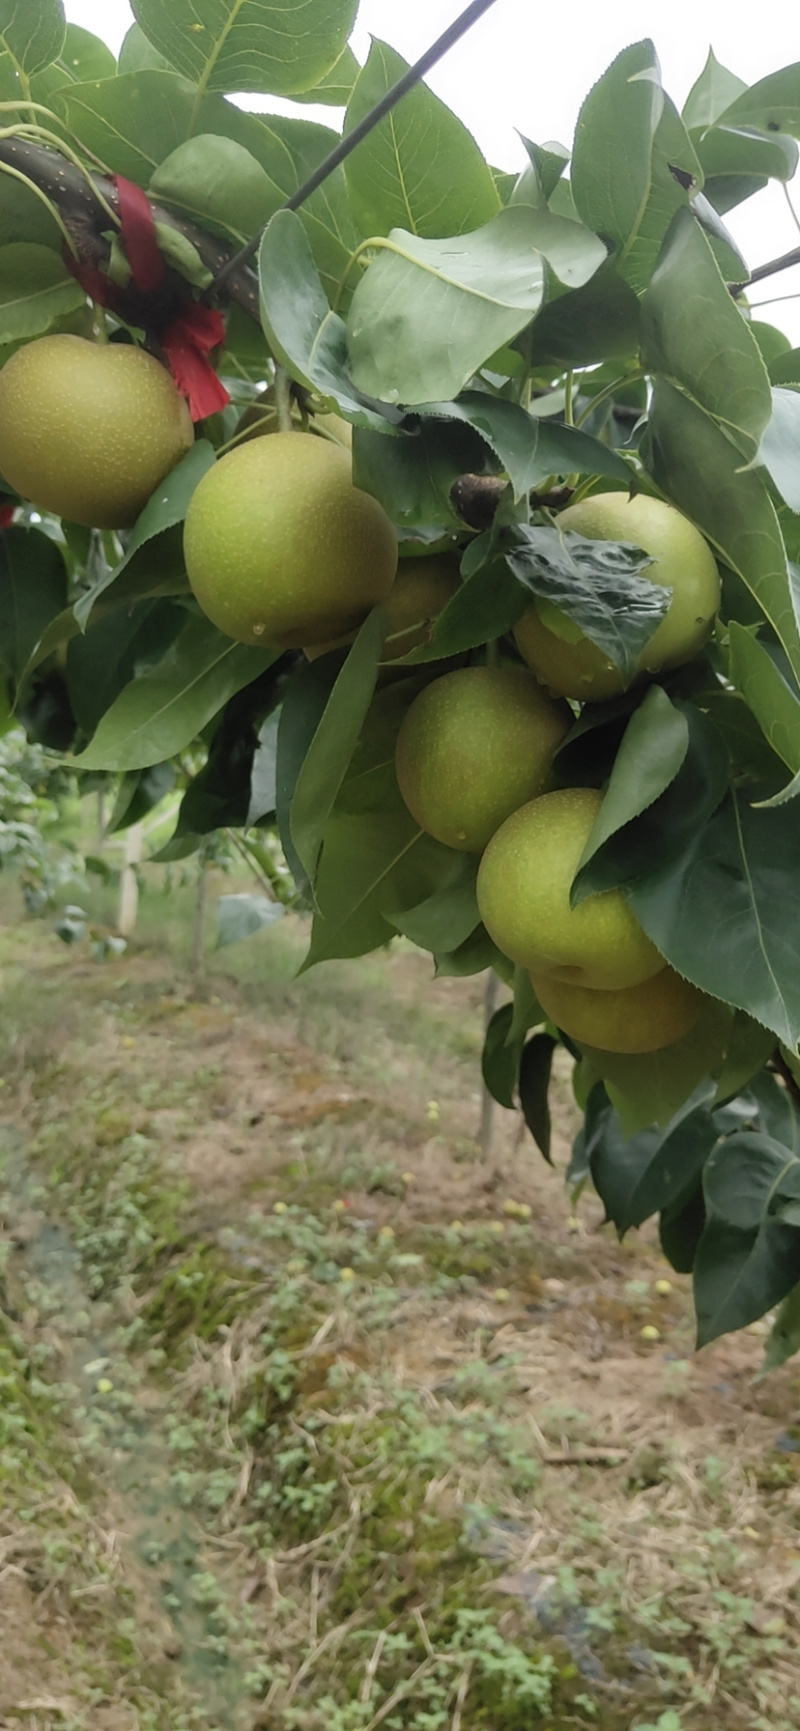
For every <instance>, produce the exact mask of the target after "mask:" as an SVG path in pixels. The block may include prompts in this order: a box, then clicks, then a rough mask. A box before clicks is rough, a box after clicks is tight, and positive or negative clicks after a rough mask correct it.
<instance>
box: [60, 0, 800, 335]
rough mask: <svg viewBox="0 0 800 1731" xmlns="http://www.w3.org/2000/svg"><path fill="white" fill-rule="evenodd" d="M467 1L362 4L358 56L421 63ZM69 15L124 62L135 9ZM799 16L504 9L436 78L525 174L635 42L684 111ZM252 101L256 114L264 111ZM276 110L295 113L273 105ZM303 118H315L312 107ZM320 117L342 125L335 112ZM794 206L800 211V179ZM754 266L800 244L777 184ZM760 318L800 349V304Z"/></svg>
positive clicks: (490, 147) (106, 2)
mask: <svg viewBox="0 0 800 1731" xmlns="http://www.w3.org/2000/svg"><path fill="white" fill-rule="evenodd" d="M465 3H466V0H402V4H401V3H400V0H361V6H360V9H359V15H358V24H357V26H356V33H355V35H354V37H353V47H354V49H355V52H356V54H357V55H358V58H359V59H360V60H364V59H365V57H366V54H367V52H368V48H369V38H370V35H374V36H380V37H382V38H383V39H384V40H385V41H387V42H390V43H391V44H392V46H393V47H394V48H396V49H398V50H399V52H400V53H401V54H403V55H405V57H406V59H407V60H414V59H417V58H418V57H419V55H420V54H422V53H423V52H424V50H425V49H426V48H427V47H428V46H429V44H430V43H431V42H432V41H433V40H434V38H435V37H436V36H438V35H439V34H440V32H441V31H442V30H444V29H445V27H446V26H447V25H448V24H449V23H451V22H452V20H453V18H455V17H456V16H457V15H458V13H459V12H460V11H461V10H462V9H463V6H464V4H465ZM65 4H66V14H67V17H68V18H69V19H70V20H71V21H72V22H73V23H75V24H82V25H84V27H85V28H86V29H88V30H94V31H95V32H96V34H97V35H98V36H102V38H103V40H104V41H105V42H107V43H108V44H109V46H110V47H111V48H113V49H114V51H115V52H116V51H117V50H118V49H119V45H120V43H121V41H122V38H123V36H124V35H125V32H126V30H127V29H128V27H129V25H130V24H131V23H132V21H133V15H132V13H131V10H130V7H129V5H128V4H127V0H65ZM796 20H797V14H796V13H795V12H794V8H793V6H789V5H787V4H786V0H760V4H759V6H758V7H757V9H756V11H755V13H754V12H752V11H751V10H750V8H747V9H745V8H741V10H740V9H739V8H738V7H737V6H735V4H733V3H732V0H672V3H671V4H665V0H639V3H638V5H637V6H636V7H633V6H632V5H631V3H630V0H625V3H624V4H623V0H570V4H569V5H568V6H556V7H553V6H550V7H539V6H537V5H535V4H534V0H496V3H495V5H494V6H493V7H491V9H490V10H489V12H488V13H487V14H486V15H485V16H484V17H483V18H482V19H480V20H479V22H478V23H477V24H476V25H474V26H473V29H472V30H471V32H470V33H469V34H468V36H467V37H465V38H464V39H463V41H462V42H461V43H459V44H458V45H457V46H456V48H454V49H453V50H452V51H451V53H450V54H449V55H448V56H446V58H445V59H444V60H443V61H442V62H441V64H440V65H439V66H437V67H436V68H435V69H434V71H433V72H432V73H431V74H430V78H429V82H430V84H431V86H432V87H433V89H434V90H436V92H437V94H438V95H439V96H441V97H442V98H443V99H444V101H445V102H447V103H449V105H450V107H451V108H453V109H455V111H456V113H457V114H459V115H460V116H461V118H462V120H464V121H465V122H466V124H467V126H469V128H470V130H471V132H472V133H473V134H474V135H475V137H476V138H477V140H478V142H479V144H480V146H481V148H482V150H483V151H484V152H485V153H486V155H487V156H488V157H489V159H490V161H492V162H493V163H494V164H495V165H496V166H497V167H500V168H516V167H520V166H521V165H522V161H523V157H522V152H521V146H520V143H519V139H518V137H517V135H516V133H515V130H514V128H515V127H519V129H520V131H521V132H523V133H525V134H526V135H527V136H528V137H529V138H533V139H534V140H535V141H536V142H537V143H544V142H545V141H546V140H547V139H553V138H556V139H560V140H561V142H562V143H563V144H566V145H570V144H571V142H572V134H573V130H574V126H575V120H576V118H577V114H578V109H579V107H580V104H581V101H582V99H583V97H584V96H585V94H586V92H587V90H588V89H589V88H590V86H591V85H592V84H593V83H594V81H595V79H597V78H598V77H599V76H600V74H601V72H603V70H604V69H605V67H606V66H607V65H608V64H609V62H610V61H611V60H612V59H613V58H614V55H615V54H617V53H618V52H619V50H620V49H621V48H624V47H625V46H626V44H627V43H629V42H631V41H633V40H638V39H640V38H641V37H643V36H651V37H652V38H653V40H654V42H655V45H656V48H657V50H658V54H659V58H660V60H661V67H662V73H663V78H664V84H665V87H666V89H667V90H668V91H669V93H670V95H671V96H672V97H673V98H674V99H675V101H676V102H677V103H678V105H679V106H680V105H681V104H682V102H683V101H684V99H685V97H686V95H687V93H688V91H689V89H690V88H691V86H692V84H693V83H694V80H695V78H696V77H697V75H698V73H699V72H700V70H701V68H702V66H703V63H704V61H705V58H706V55H707V53H708V49H709V46H712V47H713V49H714V52H715V54H716V56H717V58H718V60H721V61H722V62H723V64H724V65H726V66H729V67H730V68H731V70H732V71H733V72H736V73H738V75H739V77H740V78H744V79H745V80H746V81H747V83H750V84H752V83H754V82H755V80H756V79H757V78H762V77H763V76H764V75H765V74H766V73H768V72H774V71H776V70H777V68H778V67H780V66H785V65H788V64H790V63H791V62H792V61H794V60H795V59H796V58H797V56H798V32H797V23H796ZM259 105H260V104H259V102H258V99H256V98H254V97H248V98H247V99H246V106H248V107H251V108H255V107H257V106H259ZM264 105H265V106H267V107H269V108H270V109H272V111H273V112H275V111H284V112H285V111H287V110H288V111H291V109H290V105H287V104H285V103H280V102H279V101H278V100H277V99H275V98H265V99H264ZM302 112H303V113H304V114H305V115H306V116H309V115H310V114H311V113H312V112H315V111H312V110H310V109H309V108H308V107H307V106H305V105H304V107H303V110H302ZM318 118H320V119H321V120H325V121H326V122H327V123H328V124H331V123H334V124H335V111H331V110H330V109H325V110H319V112H318ZM794 196H795V202H796V204H797V207H798V212H799V213H800V175H798V180H797V193H796V195H794ZM726 221H727V222H728V224H729V226H730V228H731V230H732V232H733V233H734V235H735V237H736V239H737V241H738V242H739V245H740V246H741V247H742V249H743V251H744V254H745V257H746V258H747V260H748V262H749V264H750V265H751V266H753V265H757V264H760V263H762V262H763V261H764V260H765V259H767V258H773V257H775V256H776V255H777V254H778V253H781V252H787V251H789V249H790V248H792V247H795V246H797V245H800V225H798V224H797V223H795V221H794V219H793V217H792V214H791V212H790V209H789V206H788V204H787V201H786V197H785V195H784V193H783V191H782V190H781V189H780V188H778V187H775V186H772V187H770V189H769V191H767V192H765V193H762V194H760V195H759V197H757V198H755V199H751V200H749V201H748V203H746V204H745V205H743V206H742V207H741V208H740V210H739V211H738V213H737V212H733V213H732V214H731V215H730V216H729V217H728V218H726ZM798 291H800V270H794V271H787V272H784V273H783V274H782V275H780V276H777V277H775V278H774V279H772V280H771V281H770V282H769V283H762V284H761V285H760V286H759V288H758V292H756V290H754V291H753V295H752V299H753V301H754V302H755V301H756V300H758V301H765V300H766V299H767V298H768V297H769V296H771V295H778V296H781V297H783V296H788V295H790V294H798ZM758 316H759V317H761V318H765V319H769V320H770V321H771V322H772V323H774V324H776V325H779V326H780V327H781V329H783V330H785V331H786V333H787V335H788V336H790V337H791V339H792V341H793V342H794V343H795V344H796V345H797V346H800V298H798V299H795V300H784V299H781V300H780V301H779V302H778V303H777V304H775V305H773V306H765V307H764V308H763V311H760V312H759V314H758Z"/></svg>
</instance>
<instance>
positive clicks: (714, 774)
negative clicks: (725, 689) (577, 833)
mask: <svg viewBox="0 0 800 1731" xmlns="http://www.w3.org/2000/svg"><path fill="white" fill-rule="evenodd" d="M655 689H658V688H657V687H656V688H655ZM663 698H664V694H663V693H662V696H661V700H658V701H657V703H655V704H654V707H653V709H652V710H651V712H650V713H651V718H654V717H655V715H656V714H657V713H658V712H659V711H660V712H661V714H662V715H663V714H664V710H663ZM646 701H647V700H646ZM643 707H644V706H643ZM673 707H674V708H675V710H676V714H678V715H680V716H681V717H682V718H683V721H684V723H685V725H686V728H687V745H686V749H685V751H684V753H683V757H682V761H681V762H680V764H678V766H677V768H676V769H675V772H674V774H673V775H671V776H669V779H668V780H666V778H667V775H668V774H669V770H670V768H673V767H674V764H675V760H676V757H677V755H678V753H679V751H680V735H679V733H678V724H677V721H673V722H671V723H670V724H669V725H665V727H664V753H665V759H667V761H666V762H665V765H664V770H665V780H666V786H665V788H664V789H663V791H662V792H660V793H659V794H658V796H657V797H656V798H655V799H654V800H653V801H652V802H650V803H648V804H647V805H645V806H643V808H642V810H641V812H639V813H637V812H635V811H634V810H633V809H632V808H633V806H634V805H635V803H636V798H637V780H636V770H635V759H634V760H633V761H632V754H631V756H629V755H628V753H627V751H626V752H625V753H624V756H623V764H622V771H621V779H620V781H619V783H618V793H617V792H616V790H615V798H614V803H613V806H612V808H611V812H610V822H612V823H613V822H614V819H615V818H616V817H619V818H622V817H624V813H625V811H626V809H630V816H629V818H628V819H627V821H625V822H624V823H623V824H622V825H621V826H619V827H616V828H615V829H614V830H608V829H607V825H603V829H604V830H606V832H607V833H605V834H604V837H603V841H602V844H601V846H600V847H599V848H597V849H596V850H595V851H594V853H593V855H592V856H591V857H590V858H588V859H587V861H586V863H585V864H584V865H583V868H582V870H581V873H580V881H579V882H578V880H577V878H576V881H575V884H574V887H573V891H572V899H573V905H575V906H577V905H578V903H579V902H582V901H584V900H585V898H586V896H588V895H593V894H595V893H596V892H597V891H603V890H607V889H613V888H616V887H617V886H619V885H621V884H629V883H631V882H633V881H634V880H637V879H639V878H640V877H647V876H648V874H649V872H650V870H651V866H652V862H653V860H658V861H659V863H663V862H664V861H665V860H666V859H671V858H673V857H674V856H677V855H680V854H681V853H682V852H683V850H684V848H685V847H686V846H687V844H688V842H689V841H690V840H691V838H692V837H693V836H694V835H695V833H696V832H697V830H698V829H699V828H700V827H701V826H702V825H703V824H704V823H705V821H706V819H707V818H708V817H710V815H711V813H712V812H713V811H715V810H716V808H717V806H718V805H719V803H720V800H722V799H723V798H724V795H725V793H726V791H727V788H728V781H729V776H730V764H729V760H728V753H727V751H726V748H725V743H724V741H723V739H722V738H721V736H720V734H719V733H718V731H717V729H716V727H715V726H714V724H713V722H711V721H710V720H709V718H708V716H706V715H705V714H704V713H703V711H702V710H701V709H699V708H697V706H696V705H695V704H693V703H686V702H683V701H682V700H681V699H679V698H676V699H675V702H674V705H673ZM641 713H642V712H641V710H639V711H638V715H641ZM664 719H665V722H666V717H664ZM637 720H638V716H637V715H634V716H633V717H632V719H631V722H630V723H629V726H628V733H629V732H630V731H631V728H633V727H634V723H636V722H637ZM635 732H636V733H638V727H637V728H636V730H635ZM670 734H671V736H672V740H671V743H672V747H673V752H672V754H671V753H670ZM627 736H628V735H627V733H626V735H625V739H627ZM648 741H649V747H650V754H651V759H650V760H651V765H652V754H653V747H654V740H653V735H652V733H650V734H649V735H648ZM624 743H625V741H624V740H623V746H624ZM623 746H621V747H620V753H622V750H623ZM670 757H671V761H670ZM616 775H617V770H616V762H615V764H614V767H613V768H612V771H611V782H612V783H613V782H614V781H615V779H616ZM657 776H658V768H657V766H655V765H653V766H652V777H653V780H652V781H651V782H650V785H653V783H654V781H655V779H657ZM643 791H646V788H645V790H643ZM610 792H611V787H610V786H609V794H610ZM628 802H629V803H628ZM606 804H607V800H604V801H603V808H602V811H601V814H600V816H601V818H602V816H603V813H604V812H605V807H606Z"/></svg>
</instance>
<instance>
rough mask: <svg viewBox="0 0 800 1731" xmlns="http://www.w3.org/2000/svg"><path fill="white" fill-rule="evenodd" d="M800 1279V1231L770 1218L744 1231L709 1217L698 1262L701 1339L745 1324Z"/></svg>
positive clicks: (713, 1337)
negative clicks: (761, 1224) (759, 1225)
mask: <svg viewBox="0 0 800 1731" xmlns="http://www.w3.org/2000/svg"><path fill="white" fill-rule="evenodd" d="M798 1280H800V1232H798V1231H797V1230H796V1228H794V1227H791V1226H784V1225H783V1224H782V1223H781V1222H780V1221H777V1220H770V1221H767V1222H766V1224H765V1225H763V1226H761V1227H760V1228H759V1229H758V1230H756V1231H753V1230H750V1231H746V1230H743V1229H741V1228H740V1227H736V1226H729V1225H728V1223H727V1221H725V1220H722V1219H719V1218H713V1219H709V1220H707V1221H706V1225H705V1228H704V1230H703V1235H702V1237H701V1239H700V1243H699V1245H698V1248H697V1254H696V1256H695V1262H694V1299H695V1309H696V1311H697V1344H698V1346H708V1344H709V1342H710V1341H712V1340H717V1339H718V1337H719V1336H720V1335H721V1334H730V1333H731V1332H732V1331H733V1330H734V1329H738V1328H746V1327H747V1325H748V1323H750V1322H755V1321H757V1319H758V1318H759V1317H761V1316H763V1315H764V1314H765V1312H766V1311H768V1310H771V1309H772V1306H773V1305H775V1304H779V1303H780V1301H781V1299H783V1298H785V1297H786V1295H787V1293H788V1292H790V1291H791V1290H792V1287H794V1286H796V1284H797V1282H798Z"/></svg>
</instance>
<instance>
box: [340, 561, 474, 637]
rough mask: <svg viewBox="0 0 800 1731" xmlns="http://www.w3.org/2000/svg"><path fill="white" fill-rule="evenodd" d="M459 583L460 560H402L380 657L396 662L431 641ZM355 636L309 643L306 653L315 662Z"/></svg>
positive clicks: (391, 594)
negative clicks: (434, 625)
mask: <svg viewBox="0 0 800 1731" xmlns="http://www.w3.org/2000/svg"><path fill="white" fill-rule="evenodd" d="M459 586H460V578H459V575H458V560H457V559H449V558H447V557H446V556H441V555H439V556H437V557H434V558H431V559H402V560H401V561H400V564H399V565H398V568H397V576H396V577H395V580H394V583H393V584H392V588H391V592H390V595H389V599H388V601H387V602H386V611H387V613H388V615H389V624H388V626H387V630H386V641H385V643H384V646H383V655H382V657H381V659H382V660H383V661H397V660H398V659H399V657H400V656H401V655H408V653H409V650H411V649H416V648H417V645H418V644H420V643H428V642H430V637H431V631H432V628H433V622H434V620H435V619H437V618H438V616H439V614H440V613H441V611H442V608H443V607H446V606H447V603H448V601H451V600H452V598H453V596H454V595H455V593H456V590H457V589H458V588H459ZM353 636H354V634H353V633H352V632H351V633H349V634H348V636H346V637H338V638H337V639H336V641H335V643H312V644H308V645H306V655H307V656H308V659H309V661H316V659H317V656H318V655H327V653H328V650H329V649H343V648H344V647H345V646H346V645H347V644H348V643H352V641H353Z"/></svg>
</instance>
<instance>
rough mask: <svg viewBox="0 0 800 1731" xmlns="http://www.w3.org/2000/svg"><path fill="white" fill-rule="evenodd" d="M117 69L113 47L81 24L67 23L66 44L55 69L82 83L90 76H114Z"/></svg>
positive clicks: (76, 82) (77, 82) (73, 80)
mask: <svg viewBox="0 0 800 1731" xmlns="http://www.w3.org/2000/svg"><path fill="white" fill-rule="evenodd" d="M116 70H117V63H116V60H115V59H114V56H113V54H112V52H111V49H110V48H108V47H107V46H106V44H105V42H102V41H101V40H100V37H99V36H95V35H94V33H93V32H92V31H91V30H83V29H82V28H81V26H80V24H68V25H67V29H66V34H65V37H64V46H63V48H62V50H61V53H60V54H59V55H58V58H57V60H56V61H55V64H54V66H53V71H58V72H63V73H64V74H65V76H66V77H67V78H68V79H69V80H70V81H71V82H73V83H75V84H82V83H84V82H85V80H86V79H88V78H113V77H114V74H115V72H116Z"/></svg>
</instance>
